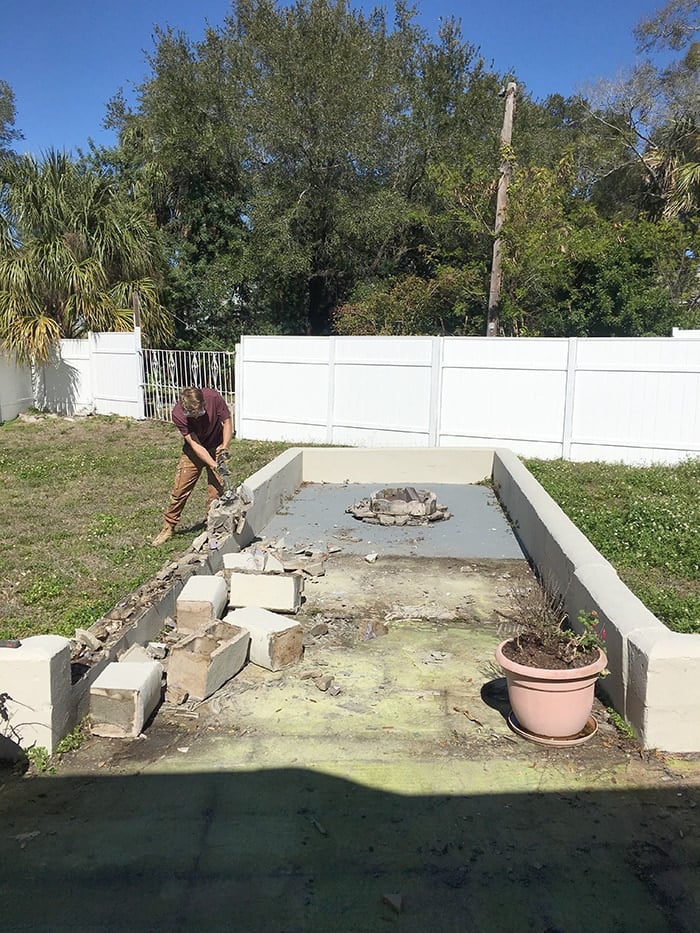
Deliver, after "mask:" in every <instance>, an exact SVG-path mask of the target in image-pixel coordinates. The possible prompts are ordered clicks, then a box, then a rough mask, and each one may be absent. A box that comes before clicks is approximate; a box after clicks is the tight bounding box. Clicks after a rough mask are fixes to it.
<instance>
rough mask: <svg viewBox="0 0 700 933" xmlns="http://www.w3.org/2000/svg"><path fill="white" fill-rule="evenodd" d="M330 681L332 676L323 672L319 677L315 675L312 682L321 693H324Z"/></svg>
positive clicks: (331, 681)
mask: <svg viewBox="0 0 700 933" xmlns="http://www.w3.org/2000/svg"><path fill="white" fill-rule="evenodd" d="M332 683H333V678H332V676H331V675H330V674H323V675H322V676H321V677H317V678H316V679H315V680H314V684H315V685H316V687H317V688H318V689H319V690H320V691H321V693H325V692H326V690H328V688H329V687H330V686H331V684H332Z"/></svg>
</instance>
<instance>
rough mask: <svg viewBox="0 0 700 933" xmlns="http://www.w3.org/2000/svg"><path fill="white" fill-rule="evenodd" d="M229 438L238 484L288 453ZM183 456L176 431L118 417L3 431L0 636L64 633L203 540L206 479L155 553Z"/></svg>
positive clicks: (52, 421)
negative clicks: (172, 534) (199, 538)
mask: <svg viewBox="0 0 700 933" xmlns="http://www.w3.org/2000/svg"><path fill="white" fill-rule="evenodd" d="M286 446H288V445H285V444H269V443H264V442H260V441H233V443H232V445H231V453H232V458H231V470H232V473H233V476H234V478H235V479H238V480H242V479H245V478H246V477H247V476H249V475H250V474H251V473H253V472H254V471H255V470H257V469H259V468H260V467H261V466H263V465H264V464H266V463H268V462H269V461H270V460H271V459H272V458H273V457H275V456H277V454H278V453H280V452H281V451H282V450H284V449H285V448H286ZM180 449H181V441H180V440H179V434H178V433H177V431H176V429H175V428H174V427H173V426H171V425H168V424H165V423H161V422H156V421H144V422H136V421H131V420H128V419H125V418H115V417H109V418H101V417H89V418H79V419H76V420H74V421H71V420H68V419H63V418H52V417H46V418H44V417H42V418H41V419H40V420H39V421H38V422H37V423H35V424H31V423H26V422H24V421H22V420H15V421H13V422H7V423H5V424H3V425H0V483H1V484H2V487H1V488H2V500H1V502H2V511H1V512H0V514H1V516H2V523H1V525H0V527H1V528H2V546H0V638H22V637H25V636H27V635H36V634H42V633H45V632H51V633H54V634H61V635H66V636H70V635H72V634H73V632H74V630H75V628H76V627H80V628H85V627H87V626H89V625H91V624H92V623H93V622H94V621H95V620H96V619H98V618H99V617H100V616H101V615H103V614H104V613H105V612H107V611H108V610H109V609H111V608H112V607H113V606H114V605H115V603H116V602H118V601H119V599H121V598H123V597H124V596H126V595H127V594H128V593H129V592H131V590H133V589H134V588H136V587H137V586H139V585H140V584H141V583H144V582H145V581H146V580H148V579H150V578H151V577H152V576H153V574H154V573H155V572H156V571H157V570H159V569H160V568H161V567H162V566H163V564H164V562H165V561H166V560H167V559H168V558H170V557H171V556H173V555H175V554H177V553H179V552H182V551H184V550H186V549H187V547H188V546H189V545H190V543H191V542H192V540H193V538H194V537H195V536H196V535H197V534H199V533H200V531H201V526H200V523H201V521H202V519H203V517H204V507H205V500H206V485H205V480H204V479H202V480H200V484H199V485H198V487H197V489H196V490H195V492H194V493H193V495H192V496H191V497H190V501H189V502H188V504H187V507H186V509H185V512H184V514H183V517H182V521H181V523H180V526H179V529H178V533H177V534H176V535H175V537H174V538H173V539H172V540H171V541H170V542H168V544H167V545H165V546H163V547H161V548H158V549H155V548H152V547H151V546H150V543H149V542H150V540H151V538H152V537H153V536H154V535H155V534H156V532H157V531H158V530H159V529H160V527H161V524H162V513H163V509H164V508H165V506H166V504H167V501H168V494H169V492H170V486H171V484H172V480H173V476H174V472H175V465H176V463H177V458H178V456H179V453H180Z"/></svg>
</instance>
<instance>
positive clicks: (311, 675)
mask: <svg viewBox="0 0 700 933" xmlns="http://www.w3.org/2000/svg"><path fill="white" fill-rule="evenodd" d="M322 676H323V671H320V670H318V668H316V669H315V670H311V671H302V673H301V674H299V680H316V679H317V678H318V677H322Z"/></svg>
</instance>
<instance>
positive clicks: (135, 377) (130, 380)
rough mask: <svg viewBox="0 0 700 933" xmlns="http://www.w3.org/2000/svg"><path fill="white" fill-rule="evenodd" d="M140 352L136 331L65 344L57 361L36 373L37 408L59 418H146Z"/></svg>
mask: <svg viewBox="0 0 700 933" xmlns="http://www.w3.org/2000/svg"><path fill="white" fill-rule="evenodd" d="M140 351H141V347H140V337H139V334H138V332H136V333H134V332H125V333H103V334H90V335H89V336H88V337H86V338H83V339H80V340H61V342H60V351H59V352H58V353H56V355H55V357H54V359H53V360H52V361H51V362H50V363H47V364H45V365H43V366H41V367H39V368H38V370H37V373H36V385H35V392H36V405H37V407H38V408H41V409H42V410H46V411H52V412H55V413H56V414H59V415H74V414H79V413H81V412H94V413H95V414H98V415H125V416H127V417H131V418H143V416H144V411H143V393H142V390H141V383H142V378H141V355H140Z"/></svg>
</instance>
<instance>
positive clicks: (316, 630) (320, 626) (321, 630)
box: [311, 622, 328, 635]
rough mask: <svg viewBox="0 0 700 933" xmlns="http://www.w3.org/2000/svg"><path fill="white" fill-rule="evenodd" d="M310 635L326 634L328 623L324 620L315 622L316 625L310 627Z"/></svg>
mask: <svg viewBox="0 0 700 933" xmlns="http://www.w3.org/2000/svg"><path fill="white" fill-rule="evenodd" d="M311 634H312V635H327V634H328V625H327V624H326V623H325V622H317V623H316V625H314V627H313V628H312V629H311Z"/></svg>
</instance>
